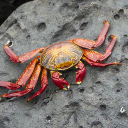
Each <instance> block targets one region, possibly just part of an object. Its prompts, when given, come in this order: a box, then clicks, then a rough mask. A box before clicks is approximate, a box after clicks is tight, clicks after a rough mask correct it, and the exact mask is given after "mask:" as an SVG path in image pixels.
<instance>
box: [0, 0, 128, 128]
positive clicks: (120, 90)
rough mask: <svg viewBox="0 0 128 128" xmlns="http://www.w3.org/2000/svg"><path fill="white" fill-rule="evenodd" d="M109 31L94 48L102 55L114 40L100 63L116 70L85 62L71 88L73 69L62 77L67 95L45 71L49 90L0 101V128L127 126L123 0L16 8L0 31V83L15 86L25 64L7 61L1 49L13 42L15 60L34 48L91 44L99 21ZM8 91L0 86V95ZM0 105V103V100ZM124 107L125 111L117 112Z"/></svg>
mask: <svg viewBox="0 0 128 128" xmlns="http://www.w3.org/2000/svg"><path fill="white" fill-rule="evenodd" d="M104 20H108V21H109V23H110V29H109V31H108V34H107V36H106V40H105V42H104V43H103V45H101V46H100V47H98V48H96V50H97V51H98V52H100V53H104V51H105V49H106V47H107V45H108V44H109V42H110V40H111V39H110V35H115V36H117V43H116V45H115V47H114V49H113V53H112V55H111V56H110V57H109V58H108V59H106V61H104V62H114V61H117V62H122V66H118V65H116V66H109V67H105V68H94V67H91V66H90V65H89V64H87V63H86V62H85V66H86V68H87V74H86V77H85V79H84V80H83V82H82V84H81V85H76V84H75V71H74V69H72V70H70V71H69V72H65V73H64V77H65V78H66V80H67V81H68V82H69V83H70V84H71V88H70V90H68V91H64V90H61V89H59V88H58V87H56V86H55V85H54V84H53V82H52V80H51V78H50V74H49V73H48V79H49V86H48V88H47V89H46V91H45V92H44V93H43V94H42V95H41V96H39V97H36V98H35V99H34V100H32V101H30V102H29V103H26V100H27V98H29V97H30V96H31V95H32V94H33V93H34V92H36V91H37V90H39V88H40V80H39V81H38V84H37V86H36V88H35V90H34V92H33V93H31V94H28V95H26V96H23V97H20V98H16V99H4V100H3V99H1V103H0V127H1V128H28V127H31V128H42V127H43V128H127V127H128V113H127V112H128V86H127V85H128V79H127V78H128V35H127V34H128V1H127V0H116V1H115V0H70V1H69V0H61V1H60V0H49V1H48V0H35V1H31V2H28V3H25V4H23V5H21V6H20V7H18V8H17V9H16V10H15V11H14V12H13V13H12V14H11V15H10V16H9V17H8V18H7V20H6V21H5V22H4V23H3V24H2V25H1V27H0V80H3V81H11V82H16V80H17V79H18V78H19V76H20V74H21V73H22V72H23V71H24V70H25V68H26V67H27V65H28V64H29V63H30V61H31V60H30V61H27V62H25V63H23V64H15V63H13V62H11V60H10V59H9V58H8V56H7V55H6V54H5V52H4V50H3V47H4V45H5V43H6V42H7V41H8V40H9V39H13V41H14V45H13V46H12V49H13V50H14V51H15V53H16V54H17V55H18V56H20V55H22V54H24V53H27V52H29V51H31V50H34V49H36V48H39V47H45V46H48V45H49V44H52V43H55V42H58V41H63V40H69V39H73V38H87V39H91V40H96V39H97V37H98V35H99V33H100V31H101V29H102V27H103V25H104V24H103V21H104ZM4 93H8V90H7V89H5V88H2V87H0V94H4ZM2 101H3V102H2ZM121 107H124V109H125V110H126V112H125V113H123V114H121V113H120V109H121Z"/></svg>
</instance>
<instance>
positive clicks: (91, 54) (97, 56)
mask: <svg viewBox="0 0 128 128" xmlns="http://www.w3.org/2000/svg"><path fill="white" fill-rule="evenodd" d="M111 37H112V40H111V42H110V43H109V45H108V47H107V48H106V51H105V53H104V54H101V53H99V52H97V51H94V50H90V49H84V55H85V56H86V57H87V58H88V59H90V60H92V61H94V62H98V61H103V60H105V59H106V58H107V57H108V56H110V55H111V53H112V49H113V47H114V45H115V43H116V36H113V35H112V36H111Z"/></svg>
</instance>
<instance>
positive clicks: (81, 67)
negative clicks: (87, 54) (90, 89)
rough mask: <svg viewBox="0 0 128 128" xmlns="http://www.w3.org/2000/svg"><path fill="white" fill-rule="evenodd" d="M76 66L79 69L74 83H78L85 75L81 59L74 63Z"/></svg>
mask: <svg viewBox="0 0 128 128" xmlns="http://www.w3.org/2000/svg"><path fill="white" fill-rule="evenodd" d="M76 68H79V70H78V71H77V72H76V83H77V84H80V83H81V82H82V81H83V79H84V77H85V74H86V68H85V66H84V64H83V63H82V62H81V61H80V62H79V63H78V64H77V65H76Z"/></svg>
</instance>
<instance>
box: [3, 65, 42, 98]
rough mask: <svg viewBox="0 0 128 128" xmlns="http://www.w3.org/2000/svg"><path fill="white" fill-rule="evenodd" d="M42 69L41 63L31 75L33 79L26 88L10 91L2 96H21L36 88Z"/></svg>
mask: <svg viewBox="0 0 128 128" xmlns="http://www.w3.org/2000/svg"><path fill="white" fill-rule="evenodd" d="M40 71H41V65H40V64H38V65H37V66H36V68H35V70H34V72H33V74H32V76H31V79H30V80H29V82H28V84H27V86H26V88H25V90H22V91H17V92H13V93H9V94H4V95H2V97H5V98H6V97H20V96H23V95H26V94H28V93H30V92H31V91H32V90H33V89H34V87H35V85H36V83H37V80H38V78H39V74H40Z"/></svg>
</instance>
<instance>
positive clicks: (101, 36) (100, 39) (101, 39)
mask: <svg viewBox="0 0 128 128" xmlns="http://www.w3.org/2000/svg"><path fill="white" fill-rule="evenodd" d="M104 23H105V25H104V27H103V28H102V30H101V32H100V34H99V36H98V39H97V41H96V43H95V45H94V46H93V47H94V48H95V47H98V46H100V45H101V44H102V43H103V42H104V40H105V36H106V34H107V32H108V29H109V26H110V25H109V22H108V21H104Z"/></svg>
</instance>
